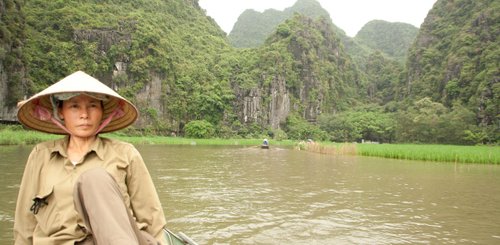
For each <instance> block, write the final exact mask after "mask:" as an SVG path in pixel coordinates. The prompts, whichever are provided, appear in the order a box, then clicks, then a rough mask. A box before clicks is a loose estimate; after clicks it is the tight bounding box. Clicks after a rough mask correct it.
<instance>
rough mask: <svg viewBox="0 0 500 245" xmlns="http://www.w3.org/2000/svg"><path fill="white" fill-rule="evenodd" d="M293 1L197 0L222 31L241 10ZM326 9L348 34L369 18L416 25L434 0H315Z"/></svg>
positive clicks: (292, 0)
mask: <svg viewBox="0 0 500 245" xmlns="http://www.w3.org/2000/svg"><path fill="white" fill-rule="evenodd" d="M296 1H297V0H199V4H200V7H201V8H203V9H205V11H206V14H207V15H208V16H210V17H212V18H213V19H214V20H215V21H216V22H217V24H219V26H220V27H221V28H222V30H224V31H225V32H226V33H228V34H229V33H230V32H231V29H232V28H233V25H234V23H235V22H236V21H237V20H238V17H239V16H240V14H241V13H243V11H245V10H246V9H253V10H256V11H258V12H263V11H264V10H266V9H276V10H284V9H285V8H288V7H291V6H293V4H295V2H296ZM317 1H318V2H319V3H320V5H321V7H323V8H324V9H325V10H327V11H328V13H329V14H330V17H331V18H332V21H333V24H335V25H336V26H338V27H340V28H341V29H342V30H344V31H345V32H346V34H347V35H348V36H350V37H354V36H355V35H356V33H358V31H359V30H360V29H361V28H362V27H363V25H365V24H366V23H367V22H369V21H371V20H385V21H389V22H403V23H408V24H412V25H414V26H415V27H420V25H421V24H422V23H423V22H424V19H425V17H426V16H427V13H428V12H429V10H431V8H432V6H433V5H434V3H435V2H436V0H317Z"/></svg>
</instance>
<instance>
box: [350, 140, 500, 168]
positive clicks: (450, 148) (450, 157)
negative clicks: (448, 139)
mask: <svg viewBox="0 0 500 245" xmlns="http://www.w3.org/2000/svg"><path fill="white" fill-rule="evenodd" d="M356 147H357V154H359V155H362V156H375V157H385V158H395V159H405V160H423V161H437V162H455V163H488V164H500V146H458V145H416V144H357V145H356Z"/></svg>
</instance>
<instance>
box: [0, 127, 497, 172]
mask: <svg viewBox="0 0 500 245" xmlns="http://www.w3.org/2000/svg"><path fill="white" fill-rule="evenodd" d="M61 137H63V136H60V135H52V134H45V133H41V132H36V131H30V130H25V129H23V128H22V127H20V126H2V127H1V128H0V145H33V144H36V143H40V142H42V141H46V140H53V139H58V138H61ZM103 137H109V138H115V139H119V140H122V141H125V142H129V143H132V144H159V145H162V144H163V145H226V146H231V145H240V146H260V144H261V143H262V139H214V138H212V139H195V138H183V137H163V136H154V135H150V136H127V135H124V134H122V133H120V132H117V133H110V134H103ZM271 145H272V146H287V147H292V146H293V147H295V148H296V149H299V150H307V151H311V152H317V153H321V154H332V155H361V156H373V157H383V158H394V159H403V160H423V161H439V162H454V163H482V164H500V146H454V145H416V144H353V143H332V142H319V143H316V142H312V143H306V142H304V141H296V140H273V141H271Z"/></svg>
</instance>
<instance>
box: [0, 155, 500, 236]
mask: <svg viewBox="0 0 500 245" xmlns="http://www.w3.org/2000/svg"><path fill="white" fill-rule="evenodd" d="M138 149H139V150H140V151H141V153H142V154H143V157H144V159H145V161H146V162H147V164H148V167H149V169H150V171H151V175H152V176H153V179H154V181H155V183H156V185H157V188H158V192H159V195H160V198H161V201H162V203H163V205H164V209H165V214H166V217H167V222H168V225H169V228H170V229H172V230H174V231H183V232H184V233H186V234H188V235H190V236H191V237H192V238H193V239H195V240H196V241H198V242H199V243H200V244H401V243H411V244H413V243H437V244H454V243H480V244H492V243H499V242H500V207H499V205H498V203H500V167H499V166H493V165H486V166H485V165H453V164H449V163H446V164H442V163H423V162H414V161H412V162H410V161H396V160H387V159H378V158H364V157H334V156H327V155H320V154H314V153H308V152H301V151H294V150H290V149H280V148H271V149H269V150H262V149H260V148H258V147H220V146H218V147H206V146H139V147H138ZM28 153H29V150H25V148H23V147H20V148H13V150H11V151H7V153H6V152H3V151H2V156H3V155H4V154H7V155H8V156H9V157H8V158H12V159H14V160H11V163H10V164H9V165H8V166H9V169H8V171H7V172H6V173H7V174H6V175H9V176H10V177H9V178H10V180H5V179H2V180H1V181H2V182H0V184H2V185H3V186H4V187H7V188H4V189H3V190H2V198H3V201H2V204H1V205H2V209H1V210H2V212H1V213H0V218H1V220H0V221H1V223H0V225H1V226H0V228H1V229H2V232H1V233H2V239H3V240H0V243H1V244H4V243H9V242H5V241H9V240H6V239H10V237H11V236H12V235H11V227H12V212H13V205H14V200H15V194H14V192H16V193H17V188H18V185H17V184H18V182H19V181H18V179H17V178H19V177H20V175H21V172H22V169H20V168H18V167H16V168H12V167H11V166H13V165H16V166H21V165H24V161H25V158H26V157H27V154H28ZM22 155H24V156H22ZM13 161H15V162H16V163H15V164H14V163H12V162H13ZM19 161H20V162H23V163H22V164H19ZM2 167H3V169H5V166H2ZM9 187H10V188H9ZM6 233H7V234H8V236H6V235H5V234H6ZM7 237H8V238H7Z"/></svg>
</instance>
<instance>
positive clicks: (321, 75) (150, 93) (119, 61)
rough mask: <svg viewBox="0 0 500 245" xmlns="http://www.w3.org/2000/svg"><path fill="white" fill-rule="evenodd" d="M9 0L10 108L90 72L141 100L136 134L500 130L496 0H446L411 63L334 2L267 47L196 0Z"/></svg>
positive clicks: (328, 135)
mask: <svg viewBox="0 0 500 245" xmlns="http://www.w3.org/2000/svg"><path fill="white" fill-rule="evenodd" d="M0 3H1V4H0V17H1V23H0V92H1V94H0V107H1V108H2V111H3V112H5V113H6V114H9V115H12V114H13V111H15V103H16V102H17V101H19V100H22V99H24V98H27V97H29V96H31V95H33V94H34V93H36V92H38V91H40V90H41V89H43V88H45V87H46V86H47V85H49V84H52V83H54V82H56V81H58V80H59V79H60V78H62V77H64V76H66V75H68V74H70V73H72V72H74V71H76V70H84V71H86V72H87V73H89V74H92V75H94V76H96V77H97V78H99V79H100V80H101V81H103V82H104V83H106V84H108V85H109V86H110V87H112V88H113V89H115V90H117V91H118V92H119V93H120V94H122V95H124V96H125V97H127V98H128V99H130V100H131V101H133V102H134V103H135V104H137V105H138V107H139V109H140V113H141V117H140V120H139V122H138V123H137V124H135V125H134V126H133V127H130V128H129V129H128V131H126V132H125V133H130V134H132V133H141V134H155V135H170V134H171V133H176V134H178V135H186V136H188V137H273V138H274V139H285V138H290V139H307V138H312V139H315V140H332V141H338V142H344V141H348V142H352V141H361V140H365V141H366V140H371V141H378V142H426V143H452V144H477V143H495V142H498V139H499V132H498V131H499V130H498V128H499V126H498V125H500V122H499V117H498V106H499V104H500V103H499V99H498V96H499V85H498V84H499V83H498V77H499V68H498V67H499V65H498V64H499V56H500V55H499V50H498V46H499V45H498V39H497V36H498V34H499V33H498V32H499V26H498V23H499V20H498V18H499V17H498V13H499V11H498V3H497V2H495V1H480V2H477V1H472V0H469V1H466V0H461V1H458V0H457V1H453V2H450V1H446V0H438V2H437V3H436V5H435V6H434V8H433V10H432V11H431V12H430V13H429V16H428V17H427V19H426V20H425V23H424V24H423V25H422V30H421V31H420V32H419V34H418V36H417V38H416V39H415V42H414V43H413V45H412V48H411V50H410V52H409V58H408V59H407V61H406V64H407V67H404V66H403V65H402V64H401V61H398V60H397V59H394V57H391V54H394V56H398V55H400V54H401V53H399V51H401V50H396V51H397V52H396V51H394V50H392V51H394V52H392V51H391V48H390V47H388V46H385V45H383V44H384V42H382V43H377V42H376V41H374V40H373V39H371V38H370V36H373V35H367V37H364V39H363V42H364V44H360V43H361V41H356V40H353V39H350V38H348V37H346V36H345V34H343V32H342V31H341V30H339V29H338V28H337V27H335V26H334V25H333V24H332V21H331V20H330V18H329V16H327V15H326V16H324V13H325V12H322V11H319V12H318V16H323V17H318V16H316V17H318V18H316V17H314V18H311V17H310V16H309V15H305V14H299V13H300V11H298V12H299V13H295V14H290V15H288V16H287V17H286V18H285V19H283V20H281V21H279V23H278V24H277V25H276V26H275V27H274V28H272V29H271V30H269V33H268V34H267V36H266V38H265V39H264V40H265V41H263V42H262V43H261V44H260V45H259V47H256V48H245V49H238V48H235V47H233V46H232V45H231V44H230V43H229V40H228V39H227V38H226V34H225V33H224V32H223V31H222V30H221V29H220V28H219V27H218V26H217V24H216V23H215V22H214V21H213V19H211V18H210V17H207V16H206V15H205V11H204V10H203V9H201V8H200V7H199V5H198V2H197V1H196V0H189V1H186V0H169V1H154V0H133V1H132V0H123V1H120V2H119V3H115V2H113V1H96V0H95V1H85V2H81V1H74V0H61V1H45V0H44V1H42V0H25V1H16V0H0ZM316 5H317V6H319V4H318V3H317V2H316V1H315V0H299V1H298V2H297V3H296V4H295V5H294V6H293V7H295V8H298V7H301V6H302V7H310V6H313V8H314V7H315V6H316ZM307 9H308V10H310V8H307ZM323 11H324V10H323ZM247 28H249V27H248V26H247ZM367 28H368V27H367ZM375 36H376V35H375ZM405 42H406V43H407V42H408V40H406V41H405ZM369 43H371V44H369ZM394 43H397V42H396V41H394ZM368 44H369V45H372V46H371V47H368ZM391 52H392V53H391Z"/></svg>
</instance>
